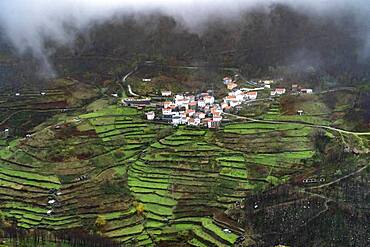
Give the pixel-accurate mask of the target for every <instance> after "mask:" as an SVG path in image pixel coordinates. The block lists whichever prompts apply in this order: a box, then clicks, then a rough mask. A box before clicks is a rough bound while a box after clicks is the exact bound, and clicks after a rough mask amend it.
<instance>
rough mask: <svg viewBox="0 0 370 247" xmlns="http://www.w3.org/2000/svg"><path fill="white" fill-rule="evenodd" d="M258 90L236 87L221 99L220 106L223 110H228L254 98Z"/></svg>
mask: <svg viewBox="0 0 370 247" xmlns="http://www.w3.org/2000/svg"><path fill="white" fill-rule="evenodd" d="M257 91H258V90H253V91H251V90H249V89H247V90H245V89H238V90H234V91H232V92H230V93H229V94H228V96H226V97H225V98H224V99H223V103H222V104H221V108H222V109H224V110H229V109H231V108H233V107H236V106H238V105H241V104H243V103H245V102H246V101H251V100H256V99H257V96H258V92H257Z"/></svg>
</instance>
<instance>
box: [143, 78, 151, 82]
mask: <svg viewBox="0 0 370 247" xmlns="http://www.w3.org/2000/svg"><path fill="white" fill-rule="evenodd" d="M151 81H152V79H149V78H144V79H143V82H151Z"/></svg>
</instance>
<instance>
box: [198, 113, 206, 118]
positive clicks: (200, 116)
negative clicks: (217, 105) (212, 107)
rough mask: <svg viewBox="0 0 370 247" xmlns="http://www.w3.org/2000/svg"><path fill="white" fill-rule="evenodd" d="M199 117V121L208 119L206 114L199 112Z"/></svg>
mask: <svg viewBox="0 0 370 247" xmlns="http://www.w3.org/2000/svg"><path fill="white" fill-rule="evenodd" d="M198 117H199V119H205V118H206V114H205V113H204V112H199V113H198Z"/></svg>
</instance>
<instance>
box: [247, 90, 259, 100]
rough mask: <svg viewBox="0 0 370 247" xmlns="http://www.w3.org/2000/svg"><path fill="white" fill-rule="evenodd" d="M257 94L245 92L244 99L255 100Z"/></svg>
mask: <svg viewBox="0 0 370 247" xmlns="http://www.w3.org/2000/svg"><path fill="white" fill-rule="evenodd" d="M257 95H258V93H257V92H255V91H252V92H246V97H247V99H248V100H256V99H257Z"/></svg>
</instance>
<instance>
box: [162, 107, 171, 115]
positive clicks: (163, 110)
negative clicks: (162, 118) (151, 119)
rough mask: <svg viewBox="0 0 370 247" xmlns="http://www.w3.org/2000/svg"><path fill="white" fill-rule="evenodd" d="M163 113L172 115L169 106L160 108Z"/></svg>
mask: <svg viewBox="0 0 370 247" xmlns="http://www.w3.org/2000/svg"><path fill="white" fill-rule="evenodd" d="M162 114H163V115H172V109H171V108H163V109H162Z"/></svg>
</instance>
